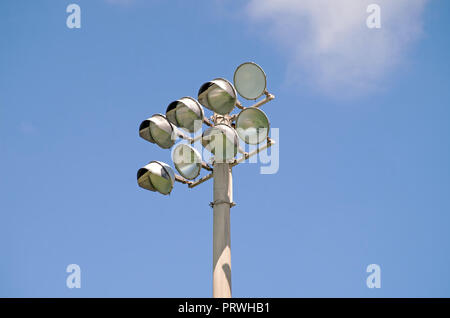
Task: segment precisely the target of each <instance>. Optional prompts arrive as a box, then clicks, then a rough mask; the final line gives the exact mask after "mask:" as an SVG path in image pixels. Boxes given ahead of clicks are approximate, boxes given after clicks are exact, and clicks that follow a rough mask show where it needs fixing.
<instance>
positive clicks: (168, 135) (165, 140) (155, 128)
mask: <svg viewBox="0 0 450 318" xmlns="http://www.w3.org/2000/svg"><path fill="white" fill-rule="evenodd" d="M139 135H140V136H141V137H142V138H144V139H145V140H147V141H150V142H151V143H154V144H157V145H158V146H160V147H161V148H164V149H169V148H170V147H172V146H173V145H174V144H175V141H176V140H177V138H178V137H181V138H183V139H187V140H191V138H189V137H188V136H186V135H184V134H182V133H181V131H180V130H179V129H177V127H175V125H173V124H172V123H171V122H170V121H169V120H168V119H167V118H166V116H164V115H161V114H155V115H153V116H152V117H150V118H148V119H146V120H144V121H143V122H142V123H141V125H140V126H139Z"/></svg>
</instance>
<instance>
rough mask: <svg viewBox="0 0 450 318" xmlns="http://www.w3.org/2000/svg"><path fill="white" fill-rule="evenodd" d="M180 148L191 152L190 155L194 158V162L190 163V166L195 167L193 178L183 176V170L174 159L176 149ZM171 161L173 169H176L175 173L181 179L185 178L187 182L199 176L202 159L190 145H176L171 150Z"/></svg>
mask: <svg viewBox="0 0 450 318" xmlns="http://www.w3.org/2000/svg"><path fill="white" fill-rule="evenodd" d="M180 147H182V148H187V149H188V151H192V153H193V154H194V157H195V159H194V160H195V161H194V162H192V163H190V164H192V165H196V166H197V171H196V173H195V174H194V175H193V176H189V175H187V174H185V173H184V172H183V170H182V169H181V168H179V163H177V162H176V160H175V159H176V158H174V156H175V155H174V154H176V151H177V149H178V148H180ZM172 161H173V164H174V166H175V169H177V171H178V172H179V173H180V174H181V176H182V177H184V178H186V179H188V180H193V179H195V178H197V177H198V176H199V175H200V171H201V170H202V157H201V155H200V153H199V152H198V151H197V149H195V148H194V147H192V146H190V145H187V144H178V145H177V146H176V147H175V149H174V150H173V153H172Z"/></svg>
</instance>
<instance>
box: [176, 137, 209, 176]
mask: <svg viewBox="0 0 450 318" xmlns="http://www.w3.org/2000/svg"><path fill="white" fill-rule="evenodd" d="M172 160H173V163H174V165H175V169H177V171H178V172H179V173H180V174H181V175H182V176H183V177H184V178H186V179H188V180H193V179H195V178H197V177H198V175H199V174H200V171H201V169H202V157H201V155H200V153H199V152H198V151H197V150H196V149H195V148H193V147H191V146H189V145H186V144H179V145H178V146H176V147H175V149H174V150H173V152H172Z"/></svg>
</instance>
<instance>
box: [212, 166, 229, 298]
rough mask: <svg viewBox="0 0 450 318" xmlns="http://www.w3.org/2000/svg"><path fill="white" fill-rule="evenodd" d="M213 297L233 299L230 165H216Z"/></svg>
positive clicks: (214, 170)
mask: <svg viewBox="0 0 450 318" xmlns="http://www.w3.org/2000/svg"><path fill="white" fill-rule="evenodd" d="M213 175H214V202H213V203H212V205H213V214H214V216H213V218H214V220H213V297H214V298H230V297H231V240H230V208H231V205H232V202H233V180H232V175H231V166H230V164H229V163H214V168H213Z"/></svg>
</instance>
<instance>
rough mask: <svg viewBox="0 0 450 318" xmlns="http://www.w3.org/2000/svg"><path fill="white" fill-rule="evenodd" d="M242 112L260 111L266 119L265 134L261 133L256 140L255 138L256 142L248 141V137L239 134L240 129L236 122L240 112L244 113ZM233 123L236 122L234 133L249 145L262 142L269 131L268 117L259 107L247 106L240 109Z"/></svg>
mask: <svg viewBox="0 0 450 318" xmlns="http://www.w3.org/2000/svg"><path fill="white" fill-rule="evenodd" d="M244 112H259V113H261V114H262V115H263V116H264V118H265V119H266V120H267V129H266V134H265V135H263V137H259V138H258V140H257V142H250V139H249V138H245V135H242V136H241V134H240V133H239V132H240V131H241V129H239V127H238V124H239V116H241V114H242V113H244ZM235 123H236V124H235V125H236V133H237V134H238V136H239V138H241V139H242V140H243V141H244V142H245V143H246V144H249V145H258V144H260V143H261V142H263V141H264V140H266V139H267V137H268V136H269V131H270V120H269V117H267V115H266V113H265V112H263V111H262V110H261V109H259V108H254V107H249V108H245V109H243V110H241V111H240V112H239V114H238V115H237V117H236V122H235Z"/></svg>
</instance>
